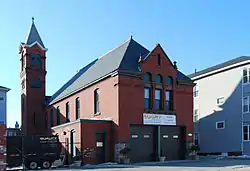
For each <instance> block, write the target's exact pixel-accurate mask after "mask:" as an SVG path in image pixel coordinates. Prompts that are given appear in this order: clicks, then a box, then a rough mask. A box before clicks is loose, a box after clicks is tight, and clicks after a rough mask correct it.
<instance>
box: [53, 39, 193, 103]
mask: <svg viewBox="0 0 250 171" xmlns="http://www.w3.org/2000/svg"><path fill="white" fill-rule="evenodd" d="M148 53H149V50H147V49H146V48H144V47H143V46H142V45H140V44H139V43H137V42H136V41H134V40H133V39H132V37H131V38H130V39H129V40H127V41H126V42H124V43H123V44H122V45H120V46H118V47H117V48H115V49H113V50H112V51H110V52H108V53H106V54H105V55H103V56H102V57H100V58H98V59H96V60H94V61H93V62H91V63H90V64H88V65H87V66H85V67H84V68H82V69H81V70H80V71H79V72H78V73H77V74H76V75H75V76H73V77H72V78H71V79H70V80H69V81H68V82H67V83H66V84H65V85H63V86H62V87H61V88H60V89H59V90H58V91H57V92H56V93H55V94H54V95H53V96H52V97H51V99H50V102H49V105H51V104H53V103H55V102H57V101H58V100H61V99H63V98H65V97H67V96H69V95H71V94H72V93H75V92H77V91H79V90H81V89H82V88H84V87H86V86H88V85H90V84H91V83H93V82H95V81H96V80H98V79H101V78H103V77H105V76H107V75H108V74H111V73H113V72H114V71H123V72H124V71H125V72H126V71H129V72H140V71H139V63H138V60H139V58H140V56H144V57H145V56H147V54H148ZM177 79H181V80H183V81H191V80H190V78H188V77H187V76H185V75H184V74H182V73H181V72H179V71H178V74H177Z"/></svg>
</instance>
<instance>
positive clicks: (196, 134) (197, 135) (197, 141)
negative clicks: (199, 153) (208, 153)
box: [194, 132, 199, 145]
mask: <svg viewBox="0 0 250 171" xmlns="http://www.w3.org/2000/svg"><path fill="white" fill-rule="evenodd" d="M194 144H195V145H199V133H197V132H196V133H194Z"/></svg>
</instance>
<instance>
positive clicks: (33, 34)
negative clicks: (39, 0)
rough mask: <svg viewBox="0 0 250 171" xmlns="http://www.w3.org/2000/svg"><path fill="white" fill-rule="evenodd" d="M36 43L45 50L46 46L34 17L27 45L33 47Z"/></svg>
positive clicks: (26, 41)
mask: <svg viewBox="0 0 250 171" xmlns="http://www.w3.org/2000/svg"><path fill="white" fill-rule="evenodd" d="M34 43H38V44H39V45H40V46H41V47H42V48H44V49H45V46H44V44H43V41H42V39H41V37H40V35H39V33H38V31H37V29H36V26H35V23H34V17H32V24H31V28H30V30H29V33H28V36H27V38H26V40H25V45H28V46H31V45H33V44H34Z"/></svg>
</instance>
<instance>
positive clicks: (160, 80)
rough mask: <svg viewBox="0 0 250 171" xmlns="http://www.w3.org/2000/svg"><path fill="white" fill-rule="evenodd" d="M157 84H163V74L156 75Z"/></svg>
mask: <svg viewBox="0 0 250 171" xmlns="http://www.w3.org/2000/svg"><path fill="white" fill-rule="evenodd" d="M156 82H157V83H162V76H161V74H157V75H156Z"/></svg>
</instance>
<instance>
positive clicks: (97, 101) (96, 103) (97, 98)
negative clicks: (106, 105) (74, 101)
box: [94, 88, 100, 114]
mask: <svg viewBox="0 0 250 171" xmlns="http://www.w3.org/2000/svg"><path fill="white" fill-rule="evenodd" d="M94 113H95V114H97V113H100V90H99V88H98V89H95V91H94Z"/></svg>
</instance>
